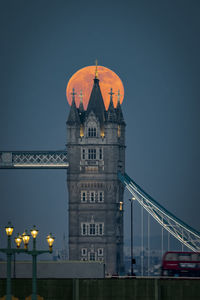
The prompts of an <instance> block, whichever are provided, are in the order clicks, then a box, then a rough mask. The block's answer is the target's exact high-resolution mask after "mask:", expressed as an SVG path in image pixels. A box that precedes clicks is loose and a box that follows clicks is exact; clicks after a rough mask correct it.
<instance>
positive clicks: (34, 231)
mask: <svg viewBox="0 0 200 300" xmlns="http://www.w3.org/2000/svg"><path fill="white" fill-rule="evenodd" d="M38 232H39V231H38V230H37V229H36V226H35V225H34V226H33V228H32V229H31V235H32V237H33V249H32V250H31V251H30V250H28V251H27V253H28V254H31V255H32V300H37V256H38V255H40V254H43V253H52V246H53V242H54V238H53V237H52V235H51V233H50V234H49V236H48V239H47V242H48V244H49V250H37V249H36V237H37V235H38Z"/></svg>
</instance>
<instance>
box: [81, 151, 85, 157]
mask: <svg viewBox="0 0 200 300" xmlns="http://www.w3.org/2000/svg"><path fill="white" fill-rule="evenodd" d="M82 159H85V149H82Z"/></svg>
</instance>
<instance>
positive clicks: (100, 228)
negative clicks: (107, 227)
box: [98, 223, 104, 235]
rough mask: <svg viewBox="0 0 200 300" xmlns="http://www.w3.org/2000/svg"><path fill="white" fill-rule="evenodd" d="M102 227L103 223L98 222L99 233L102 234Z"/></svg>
mask: <svg viewBox="0 0 200 300" xmlns="http://www.w3.org/2000/svg"><path fill="white" fill-rule="evenodd" d="M103 230H104V228H103V223H99V232H98V233H99V235H103V234H104V232H103Z"/></svg>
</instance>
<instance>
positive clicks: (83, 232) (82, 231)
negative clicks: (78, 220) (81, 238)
mask: <svg viewBox="0 0 200 300" xmlns="http://www.w3.org/2000/svg"><path fill="white" fill-rule="evenodd" d="M81 235H87V224H86V223H82V224H81Z"/></svg>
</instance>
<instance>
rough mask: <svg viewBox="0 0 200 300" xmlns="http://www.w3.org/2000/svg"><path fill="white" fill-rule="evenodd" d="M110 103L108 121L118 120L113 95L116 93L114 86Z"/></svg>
mask: <svg viewBox="0 0 200 300" xmlns="http://www.w3.org/2000/svg"><path fill="white" fill-rule="evenodd" d="M109 94H110V104H109V107H108V111H107V121H108V122H116V121H117V115H116V112H115V108H114V104H113V98H112V96H113V95H114V93H113V91H112V88H111V89H110V93H109Z"/></svg>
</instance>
